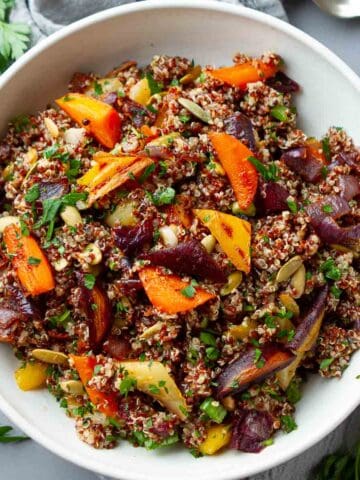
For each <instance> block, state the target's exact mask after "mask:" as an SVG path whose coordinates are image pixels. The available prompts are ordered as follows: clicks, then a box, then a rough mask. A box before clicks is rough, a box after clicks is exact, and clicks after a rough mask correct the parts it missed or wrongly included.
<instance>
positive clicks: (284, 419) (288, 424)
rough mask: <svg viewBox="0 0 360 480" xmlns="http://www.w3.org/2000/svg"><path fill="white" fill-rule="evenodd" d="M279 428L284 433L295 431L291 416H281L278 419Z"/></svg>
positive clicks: (294, 423) (295, 426)
mask: <svg viewBox="0 0 360 480" xmlns="http://www.w3.org/2000/svg"><path fill="white" fill-rule="evenodd" d="M280 422H281V428H282V429H283V430H284V432H286V433H290V432H292V431H293V430H296V429H297V424H296V422H295V420H294V419H293V417H292V416H291V415H282V416H281V417H280Z"/></svg>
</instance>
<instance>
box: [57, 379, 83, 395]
mask: <svg viewBox="0 0 360 480" xmlns="http://www.w3.org/2000/svg"><path fill="white" fill-rule="evenodd" d="M59 385H60V388H61V389H62V390H64V392H66V393H70V394H71V395H82V394H83V393H84V392H85V390H84V386H83V384H82V383H81V382H80V380H64V381H63V382H60V383H59Z"/></svg>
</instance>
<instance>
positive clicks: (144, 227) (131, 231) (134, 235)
mask: <svg viewBox="0 0 360 480" xmlns="http://www.w3.org/2000/svg"><path fill="white" fill-rule="evenodd" d="M113 232H114V236H115V242H116V244H117V245H118V246H119V247H120V248H121V250H123V252H125V254H126V255H128V256H129V257H133V256H135V255H136V254H138V253H139V252H140V251H141V250H142V249H143V248H144V247H145V246H146V245H150V244H151V242H152V239H153V233H154V226H153V221H152V220H151V219H148V220H145V221H144V222H142V223H139V224H138V225H136V226H135V227H123V226H121V227H115V228H114V229H113Z"/></svg>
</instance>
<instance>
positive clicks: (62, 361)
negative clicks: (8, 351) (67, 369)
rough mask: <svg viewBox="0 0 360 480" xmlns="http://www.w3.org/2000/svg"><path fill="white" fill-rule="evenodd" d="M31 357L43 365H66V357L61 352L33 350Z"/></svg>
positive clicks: (43, 349) (41, 349)
mask: <svg viewBox="0 0 360 480" xmlns="http://www.w3.org/2000/svg"><path fill="white" fill-rule="evenodd" d="M31 355H32V356H33V357H34V358H36V360H40V361H41V362H44V363H53V364H55V365H66V364H67V362H68V356H67V355H65V353H62V352H55V351H54V350H47V349H46V348H35V350H33V351H32V352H31Z"/></svg>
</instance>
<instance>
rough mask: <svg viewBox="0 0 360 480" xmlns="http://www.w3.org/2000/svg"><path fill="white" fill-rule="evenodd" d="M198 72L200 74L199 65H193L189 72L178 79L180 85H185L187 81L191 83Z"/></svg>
mask: <svg viewBox="0 0 360 480" xmlns="http://www.w3.org/2000/svg"><path fill="white" fill-rule="evenodd" d="M200 74H201V67H200V65H195V67H193V68H192V69H191V70H189V72H188V73H187V74H186V75H184V76H183V77H181V78H180V80H179V81H180V83H181V85H187V84H188V83H191V82H193V81H194V80H196V79H197V78H198V76H199V75H200Z"/></svg>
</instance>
